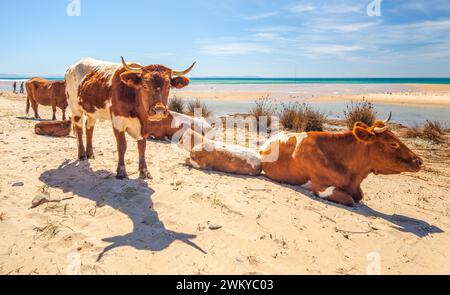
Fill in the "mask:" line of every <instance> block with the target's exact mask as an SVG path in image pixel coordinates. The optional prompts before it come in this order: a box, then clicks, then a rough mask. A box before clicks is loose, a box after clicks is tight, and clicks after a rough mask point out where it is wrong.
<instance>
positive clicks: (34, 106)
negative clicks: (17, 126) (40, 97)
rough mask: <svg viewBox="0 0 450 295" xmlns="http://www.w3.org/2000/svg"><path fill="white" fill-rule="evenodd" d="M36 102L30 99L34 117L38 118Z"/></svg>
mask: <svg viewBox="0 0 450 295" xmlns="http://www.w3.org/2000/svg"><path fill="white" fill-rule="evenodd" d="M38 106H39V105H38V103H37V102H35V101H34V100H32V101H31V107H32V108H33V111H34V118H36V119H40V117H39V114H38Z"/></svg>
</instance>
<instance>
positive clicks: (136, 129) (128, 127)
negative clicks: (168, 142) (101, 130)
mask: <svg viewBox="0 0 450 295" xmlns="http://www.w3.org/2000/svg"><path fill="white" fill-rule="evenodd" d="M112 123H113V127H114V129H116V130H117V131H119V132H126V133H128V134H129V135H130V136H131V137H133V138H134V139H136V140H142V139H144V138H143V137H142V125H141V122H140V121H139V119H138V118H128V117H122V116H114V115H113V116H112Z"/></svg>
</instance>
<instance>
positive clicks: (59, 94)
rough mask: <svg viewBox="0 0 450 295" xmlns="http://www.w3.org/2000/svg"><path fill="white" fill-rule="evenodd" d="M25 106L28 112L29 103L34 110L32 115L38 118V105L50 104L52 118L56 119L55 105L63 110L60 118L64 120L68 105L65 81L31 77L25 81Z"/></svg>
mask: <svg viewBox="0 0 450 295" xmlns="http://www.w3.org/2000/svg"><path fill="white" fill-rule="evenodd" d="M26 88H27V108H26V113H27V114H28V113H29V112H30V104H31V107H32V108H33V111H34V117H35V118H36V119H39V118H40V117H39V114H38V106H39V105H43V106H51V107H52V110H53V118H52V120H56V107H58V108H60V109H61V110H62V112H63V116H62V119H63V121H64V120H66V109H67V106H68V103H67V96H66V83H65V82H64V81H48V80H46V79H42V78H33V79H31V80H29V81H27V83H26Z"/></svg>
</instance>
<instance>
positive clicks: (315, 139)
mask: <svg viewBox="0 0 450 295" xmlns="http://www.w3.org/2000/svg"><path fill="white" fill-rule="evenodd" d="M389 120H390V118H389V119H388V120H386V121H376V122H375V124H374V125H373V126H370V127H369V126H367V125H365V124H364V123H357V124H355V127H354V129H353V130H352V131H348V132H343V133H331V132H309V133H285V132H283V133H279V134H277V135H275V136H273V137H272V138H270V139H269V140H268V141H267V142H266V143H265V144H264V145H263V146H262V147H261V148H260V153H259V156H260V157H259V159H258V157H257V156H255V155H254V153H252V152H251V151H250V150H248V149H245V148H238V149H237V148H235V147H230V146H227V145H225V144H222V143H217V142H212V143H211V142H210V141H208V140H207V139H204V138H202V136H201V135H198V134H197V135H195V136H194V137H195V138H196V139H197V141H198V142H200V144H195V147H194V148H193V149H192V150H191V156H190V159H188V161H187V162H188V164H190V165H191V166H193V167H196V168H198V169H213V170H218V171H222V172H232V173H238V174H248V175H256V174H257V173H256V172H258V171H260V168H258V167H259V166H258V165H259V163H261V165H262V170H263V172H264V173H265V175H266V176H267V177H268V178H270V179H272V180H274V181H277V182H281V183H287V184H292V185H301V186H302V187H303V188H306V189H309V190H312V191H313V192H314V194H315V195H317V196H319V197H320V198H323V199H326V200H329V201H333V202H337V203H340V204H344V205H348V206H354V205H355V204H356V203H359V202H360V201H361V200H362V199H363V197H364V194H363V191H362V190H361V183H362V181H363V180H364V179H365V178H367V176H369V174H371V173H374V174H376V175H378V174H384V175H389V174H399V173H403V172H418V171H420V169H421V166H422V164H423V161H422V159H421V158H420V157H418V156H417V155H416V154H415V153H414V152H412V151H411V150H410V149H409V148H408V147H406V145H405V144H403V143H402V142H401V141H400V139H399V138H398V137H397V136H395V134H394V133H392V132H391V131H390V130H389V128H388V127H387V125H386V124H387V122H388V121H389ZM191 136H192V135H191V134H189V133H186V135H185V137H184V138H183V140H182V142H181V144H182V145H184V146H187V148H190V145H189V144H186V143H185V142H184V141H188V142H189V141H190V140H191V139H190V137H191ZM186 139H187V140H186Z"/></svg>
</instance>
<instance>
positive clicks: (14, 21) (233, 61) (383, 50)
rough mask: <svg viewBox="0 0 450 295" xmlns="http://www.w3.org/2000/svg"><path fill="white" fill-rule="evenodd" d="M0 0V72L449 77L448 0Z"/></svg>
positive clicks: (449, 12) (58, 74)
mask: <svg viewBox="0 0 450 295" xmlns="http://www.w3.org/2000/svg"><path fill="white" fill-rule="evenodd" d="M80 1H81V2H80V3H81V16H79V17H69V16H68V15H67V13H66V7H67V5H68V4H69V3H71V2H72V0H14V1H12V0H3V1H1V2H0V26H1V28H2V32H3V36H2V42H1V43H0V52H1V54H0V73H8V74H23V75H33V76H34V75H42V76H49V75H51V76H55V75H57V76H62V75H63V73H64V71H65V70H66V69H67V67H68V66H70V65H71V64H73V63H75V62H76V61H77V60H79V59H80V58H82V57H94V58H98V59H103V60H108V61H116V62H118V61H119V58H120V56H121V55H123V56H125V57H126V58H127V59H128V60H133V61H138V62H140V63H142V64H153V63H161V64H164V65H167V66H169V67H171V68H185V67H187V66H189V65H190V63H191V62H192V61H194V60H195V61H197V62H198V66H197V68H196V70H195V72H193V74H192V75H193V76H196V77H205V76H264V77H443V76H446V77H449V76H450V1H448V0H384V1H382V3H381V16H372V17H370V16H368V15H367V5H368V4H369V3H371V2H372V0H329V1H318V0H315V1H314V0H298V1H287V0H286V1H281V0H278V1H268V0H267V1H263V0H246V1H242V0H220V1H215V0H211V1H207V0H189V1H172V0H166V1H153V0H128V1H112V0H80Z"/></svg>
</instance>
